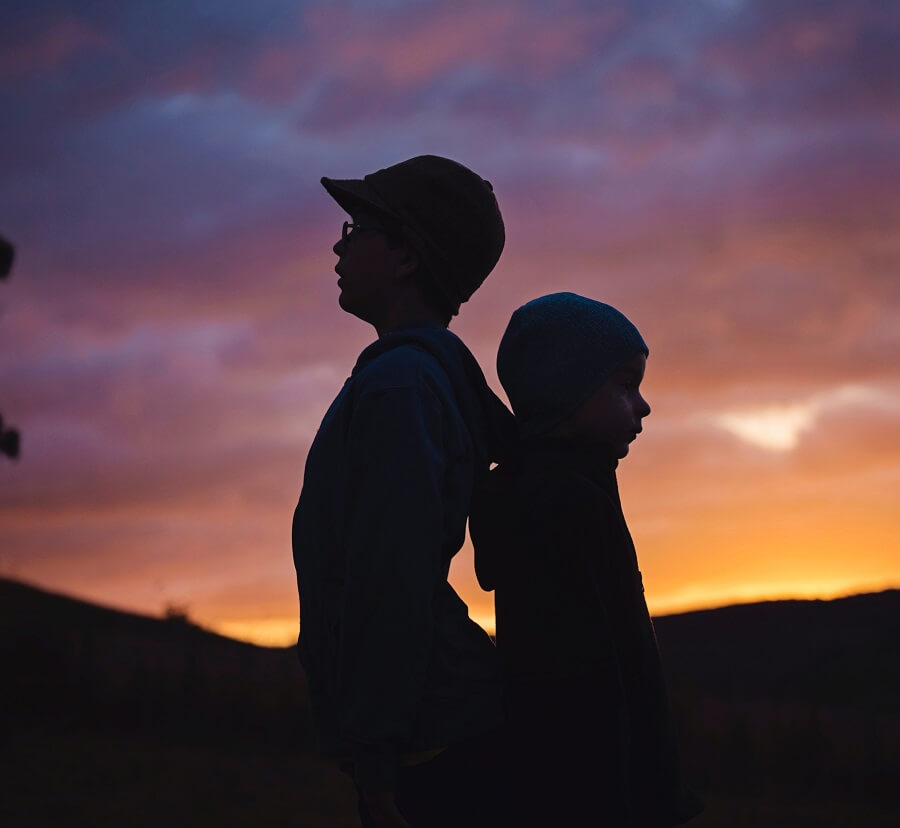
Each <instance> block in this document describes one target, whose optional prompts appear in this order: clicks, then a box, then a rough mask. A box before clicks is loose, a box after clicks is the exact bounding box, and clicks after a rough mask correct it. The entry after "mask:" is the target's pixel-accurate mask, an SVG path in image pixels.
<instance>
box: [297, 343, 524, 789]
mask: <svg viewBox="0 0 900 828" xmlns="http://www.w3.org/2000/svg"><path fill="white" fill-rule="evenodd" d="M511 419H512V415H511V414H509V412H508V411H507V410H506V408H505V406H503V404H502V403H501V402H500V401H499V400H498V399H497V397H496V396H495V395H494V394H493V393H492V392H491V391H490V389H489V388H488V386H487V383H486V382H485V380H484V376H483V374H482V372H481V369H480V368H479V367H478V364H477V362H476V361H475V359H474V357H473V356H472V355H471V353H470V352H469V351H468V350H467V349H466V347H465V345H463V343H462V342H461V341H460V340H459V339H458V338H457V337H456V336H455V335H453V334H452V333H450V332H449V331H447V330H446V329H443V328H438V327H433V328H416V329H409V330H403V331H398V332H394V333H390V334H387V335H385V336H382V337H381V338H380V339H379V340H377V341H376V342H375V343H373V344H372V345H371V346H369V347H368V348H366V349H365V350H364V351H363V352H362V354H361V355H360V357H359V359H358V361H357V363H356V366H355V367H354V369H353V372H352V374H351V376H350V378H349V379H348V380H347V381H346V383H345V384H344V387H343V388H342V389H341V391H340V393H339V394H338V396H337V398H336V399H335V400H334V402H333V403H332V405H331V407H330V408H329V409H328V411H327V413H326V414H325V417H324V419H323V420H322V424H321V426H320V428H319V430H318V433H317V434H316V437H315V439H314V441H313V443H312V446H311V447H310V450H309V454H308V457H307V461H306V469H305V473H304V481H303V488H302V491H301V495H300V499H299V503H298V505H297V508H296V510H295V513H294V521H293V533H292V534H293V552H294V564H295V567H296V572H297V585H298V590H299V594H300V621H301V624H300V637H299V641H298V652H299V656H300V661H301V663H302V665H303V668H304V670H305V672H306V674H307V677H308V681H309V687H310V697H311V704H312V711H313V719H314V727H315V732H316V737H317V743H318V747H319V749H320V751H322V752H324V753H326V754H333V755H336V756H342V757H349V759H350V760H351V761H352V764H353V769H354V775H355V778H356V781H357V784H358V785H359V786H360V787H366V788H372V789H381V790H389V789H391V787H392V786H393V784H394V780H395V775H396V770H397V765H398V757H399V756H400V755H401V754H403V753H405V752H413V751H420V750H427V749H431V748H436V747H441V746H444V745H447V744H450V743H453V742H456V741H460V740H462V739H465V738H468V737H470V736H474V735H476V734H478V733H481V732H485V731H487V730H488V729H490V728H492V727H494V726H495V725H496V724H497V723H498V722H499V720H500V718H501V715H502V714H501V702H500V683H499V673H498V668H497V663H496V652H495V649H494V646H493V643H492V642H491V640H490V639H489V637H488V636H487V634H486V633H485V632H484V631H483V630H482V629H481V628H480V627H479V626H478V625H477V624H475V623H474V622H473V621H471V620H470V619H469V617H468V611H467V608H466V605H465V604H464V603H463V601H462V600H461V599H460V598H459V596H458V595H457V594H456V593H455V592H454V590H453V589H452V587H451V586H450V584H449V583H448V582H447V576H448V573H449V567H450V561H451V558H452V557H453V555H454V554H456V552H457V551H458V550H459V548H460V547H461V546H462V543H463V540H464V538H465V527H466V519H467V517H468V513H469V509H470V505H471V500H472V492H473V489H474V488H475V486H476V483H477V481H478V480H479V479H481V478H483V477H484V476H485V475H486V474H487V471H488V467H489V463H490V462H491V460H492V459H495V456H496V455H497V454H498V452H500V451H501V446H502V444H503V439H504V438H503V435H504V434H505V433H506V432H507V431H509V430H511V429H510V426H511Z"/></svg>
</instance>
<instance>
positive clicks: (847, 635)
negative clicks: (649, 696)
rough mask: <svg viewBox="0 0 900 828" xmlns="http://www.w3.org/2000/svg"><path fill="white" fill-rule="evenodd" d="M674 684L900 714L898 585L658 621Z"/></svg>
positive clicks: (710, 692)
mask: <svg viewBox="0 0 900 828" xmlns="http://www.w3.org/2000/svg"><path fill="white" fill-rule="evenodd" d="M655 626H656V632H657V636H658V638H659V644H660V649H661V651H662V654H663V659H664V661H665V663H666V665H667V667H668V668H669V671H670V673H671V674H672V679H673V680H675V681H682V680H689V681H690V682H691V683H692V684H694V685H695V687H696V688H697V689H698V690H700V691H701V692H702V693H703V695H706V696H715V697H717V698H727V699H743V700H753V699H765V700H768V701H778V702H801V703H804V704H822V705H840V706H847V707H854V708H857V709H864V710H877V711H886V712H887V711H891V712H900V590H896V589H893V590H886V591H885V592H878V593H873V594H869V595H855V596H852V597H849V598H840V599H837V600H833V601H770V602H765V603H759V604H745V605H738V606H731V607H724V608H722V609H714V610H704V611H699V612H688V613H684V614H683V615H670V616H666V617H663V618H659V619H657V620H656V621H655Z"/></svg>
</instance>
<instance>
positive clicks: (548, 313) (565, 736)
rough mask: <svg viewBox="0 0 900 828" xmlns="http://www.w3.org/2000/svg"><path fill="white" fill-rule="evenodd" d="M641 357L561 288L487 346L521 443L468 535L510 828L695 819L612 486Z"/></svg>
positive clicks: (643, 411)
mask: <svg viewBox="0 0 900 828" xmlns="http://www.w3.org/2000/svg"><path fill="white" fill-rule="evenodd" d="M648 354H649V351H648V348H647V345H646V344H645V343H644V340H643V338H642V337H641V335H640V333H639V332H638V330H637V328H635V327H634V325H632V324H631V322H629V321H628V319H626V318H625V316H623V315H622V314H621V313H619V311H617V310H616V309H615V308H612V307H610V306H609V305H605V304H603V303H601V302H595V301H593V300H591V299H586V298H584V297H582V296H578V295H576V294H573V293H556V294H552V295H550V296H543V297H541V298H539V299H535V300H534V301H532V302H529V303H527V304H526V305H524V306H523V307H521V308H519V309H518V310H517V311H516V312H515V313H514V314H513V316H512V319H511V321H510V323H509V326H508V327H507V329H506V332H505V334H504V336H503V339H502V341H501V343H500V350H499V353H498V356H497V369H498V374H499V377H500V381H501V383H502V384H503V387H504V389H505V390H506V393H507V395H508V397H509V400H510V403H511V404H512V408H513V412H514V414H515V416H516V420H517V422H518V426H519V433H520V437H521V444H520V447H519V450H518V451H517V454H516V457H515V459H514V460H513V461H512V462H507V463H503V464H501V465H500V466H499V467H497V468H496V469H495V470H494V471H493V472H492V473H491V475H490V483H489V484H488V485H487V486H485V487H484V489H483V490H482V492H483V493H482V494H481V495H480V496H479V502H478V503H477V504H476V506H475V507H474V508H473V513H472V518H471V527H470V528H471V531H472V537H473V540H474V543H475V566H476V571H477V574H478V578H479V581H480V583H481V585H482V587H483V588H485V589H494V590H495V603H496V613H497V651H498V655H499V657H500V662H501V668H502V671H503V674H504V682H505V687H506V693H507V707H508V715H509V732H510V737H509V738H510V741H511V751H510V771H511V778H510V785H509V787H508V793H509V796H510V799H512V800H513V803H512V807H513V808H514V809H515V810H517V811H518V813H517V814H516V815H515V817H514V818H513V820H512V821H511V823H510V824H515V825H544V826H546V825H566V826H569V827H570V828H575V826H582V825H585V826H586V825H591V826H595V825H604V826H617V827H618V826H640V827H641V828H644V826H665V825H675V824H679V823H680V822H683V821H686V819H689V818H690V817H691V816H693V815H694V813H696V808H695V807H694V806H693V803H691V802H690V801H689V800H688V798H687V797H685V796H684V795H683V794H682V792H681V788H680V781H679V777H678V766H677V754H676V750H675V744H674V740H673V738H672V733H671V728H670V723H669V717H668V710H667V702H666V694H665V687H664V684H663V678H662V673H661V669H660V664H659V656H658V653H657V648H656V639H655V636H654V633H653V627H652V624H651V621H650V616H649V614H648V612H647V606H646V603H645V602H644V596H643V587H642V584H641V575H640V572H639V570H638V567H637V559H636V557H635V552H634V546H633V544H632V541H631V537H630V535H629V533H628V528H627V526H626V524H625V518H624V516H623V514H622V507H621V504H620V501H619V494H618V489H617V485H616V474H615V469H616V465H617V464H618V461H619V460H621V459H622V458H623V457H625V456H626V455H627V454H628V449H629V445H630V443H631V442H632V441H633V440H634V439H635V438H636V436H637V435H638V434H640V432H641V423H642V420H643V419H644V418H645V417H646V416H647V415H648V414H649V413H650V406H649V405H648V404H647V402H646V401H645V400H644V398H643V397H642V396H641V392H640V384H641V380H642V379H643V376H644V368H645V364H646V359H647V356H648Z"/></svg>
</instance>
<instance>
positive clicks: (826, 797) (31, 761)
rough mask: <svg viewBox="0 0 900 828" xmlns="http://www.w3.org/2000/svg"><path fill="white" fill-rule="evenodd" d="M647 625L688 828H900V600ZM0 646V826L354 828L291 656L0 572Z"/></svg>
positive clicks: (342, 783) (349, 800)
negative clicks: (686, 797) (689, 809)
mask: <svg viewBox="0 0 900 828" xmlns="http://www.w3.org/2000/svg"><path fill="white" fill-rule="evenodd" d="M657 630H658V634H659V638H660V645H661V648H662V650H663V653H664V656H665V659H666V662H667V665H668V666H669V670H670V684H671V688H672V696H673V705H674V707H675V711H676V715H677V718H678V721H679V726H680V729H681V733H682V743H683V749H684V754H685V756H684V759H685V764H686V766H687V770H688V775H689V777H690V778H691V779H692V780H693V781H694V783H695V785H694V787H695V789H696V790H697V791H698V792H699V793H701V795H702V796H703V797H704V799H705V800H706V802H707V811H706V813H705V814H704V815H703V816H701V817H700V818H698V819H697V820H695V821H694V822H692V823H691V825H692V826H695V828H719V826H722V828H725V826H728V828H742V827H743V826H748V828H749V826H767V827H768V828H804V826H817V828H818V826H826V827H827V826H834V827H835V828H837V827H838V826H841V827H842V828H843V826H847V828H851V826H852V828H868V826H885V828H888V826H890V828H896V827H897V826H900V645H898V641H900V637H898V635H900V593H898V592H897V591H889V592H884V593H877V594H873V595H866V596H857V597H855V598H850V599H841V600H839V601H829V602H820V601H812V602H773V603H766V604H756V605H748V606H744V607H731V608H726V609H723V610H714V611H709V612H701V613H689V614H685V615H680V616H671V617H668V618H661V619H659V620H658V621H657ZM0 657H2V663H3V664H4V665H5V669H4V676H5V677H4V678H2V679H0V692H2V695H0V761H2V766H0V779H2V796H0V825H3V826H43V825H47V826H68V825H89V826H145V825H146V826H150V825H153V826H159V825H166V826H173V828H178V827H179V826H189V825H190V826H205V825H215V826H305V827H306V826H308V828H317V827H318V826H321V827H322V828H344V826H347V828H350V826H353V827H354V828H357V826H358V822H357V821H356V816H355V803H354V797H353V791H352V786H351V785H350V784H349V781H348V780H347V779H346V778H345V777H344V776H343V775H342V774H340V773H339V772H337V771H335V770H334V769H333V768H331V767H330V766H329V765H328V764H326V763H324V762H321V761H319V760H317V759H316V758H315V757H314V756H313V755H312V753H311V751H310V734H309V720H308V709H307V707H306V695H305V684H304V680H303V676H302V673H301V672H300V670H299V667H298V666H297V663H296V659H295V658H294V656H293V653H292V652H290V651H286V650H269V649H264V648H258V647H252V646H250V645H246V644H240V643H238V642H234V641H230V640H228V639H224V638H221V637H219V636H215V635H212V634H210V633H207V632H205V631H203V630H200V629H198V628H196V627H193V626H192V625H190V624H187V623H184V621H183V620H177V619H176V620H170V621H160V620H156V619H149V618H142V617H138V616H133V615H128V614H125V613H118V612H113V611H111V610H106V609H102V608H98V607H93V606H90V605H87V604H83V603H80V602H77V601H72V600H70V599H66V598H62V597H60V596H54V595H49V594H47V593H43V592H40V591H37V590H33V589H31V588H29V587H26V586H24V585H21V584H17V583H14V582H9V581H0Z"/></svg>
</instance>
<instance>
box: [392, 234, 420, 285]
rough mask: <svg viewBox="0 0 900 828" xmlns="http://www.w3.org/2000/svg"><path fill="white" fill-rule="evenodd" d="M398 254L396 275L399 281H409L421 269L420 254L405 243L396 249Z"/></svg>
mask: <svg viewBox="0 0 900 828" xmlns="http://www.w3.org/2000/svg"><path fill="white" fill-rule="evenodd" d="M396 254H397V264H396V266H395V268H394V275H395V277H396V278H397V280H398V281H402V280H405V279H408V278H409V277H410V276H412V275H413V274H414V273H415V272H416V271H417V270H418V269H419V264H420V262H421V259H420V258H419V254H418V253H416V251H415V250H413V248H412V247H410V246H409V245H408V244H405V243H404V244H401V245H400V246H399V247H398V248H397V249H396Z"/></svg>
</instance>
